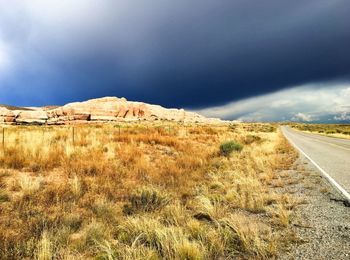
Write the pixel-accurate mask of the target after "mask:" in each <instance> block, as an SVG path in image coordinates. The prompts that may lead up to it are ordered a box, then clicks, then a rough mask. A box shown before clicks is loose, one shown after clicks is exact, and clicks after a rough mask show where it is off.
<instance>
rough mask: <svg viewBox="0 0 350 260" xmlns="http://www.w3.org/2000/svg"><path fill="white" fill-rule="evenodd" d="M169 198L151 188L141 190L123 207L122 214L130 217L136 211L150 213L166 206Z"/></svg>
mask: <svg viewBox="0 0 350 260" xmlns="http://www.w3.org/2000/svg"><path fill="white" fill-rule="evenodd" d="M168 203H169V198H168V196H166V195H163V194H161V192H160V191H159V190H157V189H155V188H153V187H145V188H141V189H140V190H139V191H138V192H137V193H136V194H133V195H131V196H130V198H129V203H128V204H126V205H124V209H123V212H124V213H125V214H127V215H130V214H132V213H134V212H137V211H145V212H151V211H154V210H157V209H160V208H162V207H164V206H166V205H167V204H168Z"/></svg>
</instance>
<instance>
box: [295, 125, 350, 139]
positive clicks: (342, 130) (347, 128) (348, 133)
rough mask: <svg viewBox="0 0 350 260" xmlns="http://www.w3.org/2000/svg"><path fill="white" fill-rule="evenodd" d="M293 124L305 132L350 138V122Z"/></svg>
mask: <svg viewBox="0 0 350 260" xmlns="http://www.w3.org/2000/svg"><path fill="white" fill-rule="evenodd" d="M291 126H292V127H293V128H296V129H298V130H301V131H305V132H311V133H316V134H321V135H328V136H333V137H340V138H346V139H350V125H349V124H292V125H291Z"/></svg>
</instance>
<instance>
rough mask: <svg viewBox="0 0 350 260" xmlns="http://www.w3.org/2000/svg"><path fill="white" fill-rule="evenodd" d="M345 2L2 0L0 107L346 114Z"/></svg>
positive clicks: (246, 115)
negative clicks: (143, 106) (118, 103)
mask: <svg viewBox="0 0 350 260" xmlns="http://www.w3.org/2000/svg"><path fill="white" fill-rule="evenodd" d="M349 10H350V1H348V0H331V1H330V0H294V1H290V0H269V1H247V0H221V1H217V0H191V1H188V0H177V1H170V0H149V1H125V0H124V1H121V0H74V1H71V0H50V1H48V0H11V1H5V0H0V103H4V104H11V105H19V106H42V105H63V104H65V103H68V102H72V101H83V100H86V99H90V98H96V97H103V96H118V97H126V98H127V99H128V100H135V101H143V102H148V103H154V104H160V105H163V106H165V107H177V108H186V109H189V110H193V111H198V112H200V113H202V114H204V115H207V116H215V117H220V118H225V119H240V120H247V121H271V120H272V121H284V120H286V121H288V120H293V121H303V122H350V118H349V117H350V98H349V92H350V90H349V88H350V48H349V46H350V30H349V25H350V16H349V14H348V13H349Z"/></svg>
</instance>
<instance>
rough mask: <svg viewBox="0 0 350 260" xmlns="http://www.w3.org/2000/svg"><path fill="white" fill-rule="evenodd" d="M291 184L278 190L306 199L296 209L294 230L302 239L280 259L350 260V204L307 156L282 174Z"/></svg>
mask: <svg viewBox="0 0 350 260" xmlns="http://www.w3.org/2000/svg"><path fill="white" fill-rule="evenodd" d="M281 177H283V178H287V179H289V180H288V183H289V185H287V186H284V187H282V188H280V190H279V191H278V192H284V193H290V194H293V195H294V196H296V197H299V198H301V199H303V200H305V203H304V204H301V205H298V206H297V208H296V209H295V211H294V215H293V218H292V223H291V229H292V231H294V232H295V233H296V235H297V237H298V238H299V239H298V240H299V242H297V243H295V244H293V245H291V246H290V248H288V250H287V251H286V252H284V253H283V254H281V255H280V256H279V259H349V258H350V207H347V206H345V205H344V198H343V197H342V196H341V194H340V193H339V192H338V191H337V190H335V189H334V188H333V187H332V186H331V185H330V184H329V183H328V182H327V180H326V179H325V178H324V177H322V175H321V174H320V172H319V171H318V170H317V169H316V168H315V166H314V165H313V164H311V162H310V161H308V160H307V159H306V158H305V157H303V156H300V158H299V159H298V160H297V161H296V162H295V164H294V167H293V168H292V169H291V170H288V171H284V172H282V173H281Z"/></svg>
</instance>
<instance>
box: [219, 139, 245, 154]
mask: <svg viewBox="0 0 350 260" xmlns="http://www.w3.org/2000/svg"><path fill="white" fill-rule="evenodd" d="M242 149H243V146H242V145H241V144H239V143H236V142H235V141H229V142H225V143H223V144H221V145H220V153H221V154H222V155H224V156H229V155H230V154H231V153H232V152H239V151H241V150H242Z"/></svg>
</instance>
